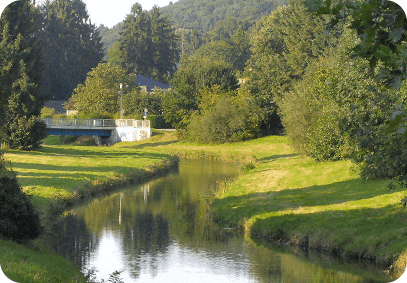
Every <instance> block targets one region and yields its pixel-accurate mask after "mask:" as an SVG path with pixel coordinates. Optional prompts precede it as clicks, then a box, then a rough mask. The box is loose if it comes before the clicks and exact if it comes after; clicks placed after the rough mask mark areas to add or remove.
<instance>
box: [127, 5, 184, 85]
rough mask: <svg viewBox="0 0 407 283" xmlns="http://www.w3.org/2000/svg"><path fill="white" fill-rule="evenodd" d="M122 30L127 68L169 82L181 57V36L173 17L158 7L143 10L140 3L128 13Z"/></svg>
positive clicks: (129, 70)
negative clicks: (173, 23)
mask: <svg viewBox="0 0 407 283" xmlns="http://www.w3.org/2000/svg"><path fill="white" fill-rule="evenodd" d="M122 28H123V32H122V33H121V34H120V51H121V52H122V57H123V64H124V66H123V67H124V68H125V69H126V70H127V71H128V72H133V73H136V74H140V75H143V76H147V77H150V78H153V79H155V80H157V81H161V82H168V81H169V79H170V78H172V76H173V74H174V73H175V71H176V63H177V62H178V61H179V52H178V47H177V36H176V34H175V29H174V28H173V27H172V24H171V23H170V21H169V19H168V18H167V17H166V16H162V15H161V13H160V10H159V9H158V7H156V6H155V7H154V8H153V10H152V11H151V12H147V11H143V9H142V7H141V5H140V4H138V3H136V4H134V5H133V7H132V8H131V13H130V14H129V15H128V16H127V17H126V19H125V20H124V22H123V25H122Z"/></svg>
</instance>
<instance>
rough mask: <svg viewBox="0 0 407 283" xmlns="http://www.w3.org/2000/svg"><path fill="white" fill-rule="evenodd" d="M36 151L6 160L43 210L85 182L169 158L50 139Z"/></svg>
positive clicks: (11, 153)
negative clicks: (61, 143) (49, 141)
mask: <svg viewBox="0 0 407 283" xmlns="http://www.w3.org/2000/svg"><path fill="white" fill-rule="evenodd" d="M51 141H52V142H51V143H50V144H48V143H46V144H45V145H43V147H42V148H40V149H39V150H37V151H32V152H22V151H8V152H7V154H6V155H5V158H6V159H7V160H9V161H11V167H12V169H13V171H14V172H16V173H17V177H18V181H19V183H20V185H21V186H22V188H23V190H24V191H25V192H26V193H27V194H29V195H32V196H33V202H34V204H35V205H36V206H37V207H38V208H39V209H44V208H46V207H47V205H48V204H49V203H50V202H51V201H52V199H54V198H58V197H61V196H62V197H67V196H69V195H70V194H71V193H73V192H74V191H75V190H77V189H79V188H81V187H82V186H84V185H85V184H87V183H90V184H91V183H92V182H95V181H104V180H109V179H112V178H120V176H124V175H126V174H128V173H131V172H132V171H134V170H137V169H142V168H145V167H147V166H149V165H153V164H156V163H158V162H160V161H163V160H165V159H167V158H168V157H169V155H168V154H165V153H154V152H146V151H145V150H143V149H135V148H120V147H115V146H113V147H98V146H87V147H83V146H70V145H63V146H62V145H57V144H56V142H55V141H54V139H53V138H51Z"/></svg>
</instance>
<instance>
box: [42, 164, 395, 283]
mask: <svg viewBox="0 0 407 283" xmlns="http://www.w3.org/2000/svg"><path fill="white" fill-rule="evenodd" d="M237 167H238V166H237V164H234V163H224V162H216V161H202V160H181V162H180V164H179V168H178V170H177V171H174V172H171V173H169V174H168V175H167V176H165V177H161V178H158V179H156V180H153V181H151V182H148V183H146V184H142V185H139V186H136V187H133V188H126V189H123V190H121V191H119V192H117V193H114V194H112V195H110V196H107V197H103V198H99V199H94V200H93V201H92V202H90V203H88V204H86V205H83V206H81V207H77V208H75V209H74V210H72V211H71V212H69V213H68V214H67V215H66V216H65V217H64V218H63V219H61V221H59V222H58V223H57V224H56V225H54V226H53V227H52V231H50V232H49V233H48V234H49V235H52V236H50V237H49V239H48V240H47V241H48V242H49V245H50V246H51V247H52V248H53V249H54V251H56V252H57V253H58V254H60V255H62V256H64V257H66V258H68V259H69V260H71V261H72V262H74V263H76V264H77V265H78V266H80V267H81V268H82V270H83V272H84V273H87V272H89V271H93V274H94V275H95V279H96V280H99V281H100V280H101V279H104V280H105V281H106V280H107V279H108V278H109V275H110V274H112V273H113V272H115V271H119V272H121V273H120V278H121V279H122V280H123V282H126V283H127V282H165V283H169V282H181V283H183V282H194V283H199V282H212V283H215V282H222V283H228V282H300V283H301V282H304V283H306V282H335V283H339V282H347V283H352V282H355V283H356V282H390V279H389V278H388V277H386V276H385V275H383V272H381V271H380V270H378V269H377V268H375V267H374V266H371V265H369V264H367V263H363V262H358V263H355V262H353V263H350V262H340V261H339V260H337V259H334V258H332V257H331V256H329V255H322V254H309V253H303V252H301V251H294V250H289V251H287V250H281V249H280V248H277V247H274V246H269V247H265V246H264V245H261V244H259V243H253V242H252V241H250V240H248V239H244V238H243V237H242V235H240V234H239V233H237V232H236V231H234V230H230V229H227V228H225V227H222V226H219V225H215V224H214V223H212V222H211V220H210V218H209V217H208V216H209V215H208V205H207V199H208V198H210V197H211V196H212V195H213V193H214V192H215V190H216V185H217V183H219V182H223V181H227V180H228V179H229V178H230V177H231V176H233V175H234V174H236V173H237Z"/></svg>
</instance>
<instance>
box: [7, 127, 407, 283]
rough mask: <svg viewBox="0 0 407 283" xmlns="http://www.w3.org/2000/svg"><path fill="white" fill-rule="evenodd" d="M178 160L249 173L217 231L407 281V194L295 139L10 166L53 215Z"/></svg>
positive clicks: (25, 158) (229, 195) (218, 215)
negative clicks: (365, 264)
mask: <svg viewBox="0 0 407 283" xmlns="http://www.w3.org/2000/svg"><path fill="white" fill-rule="evenodd" d="M49 143H51V142H49ZM174 154H176V155H178V156H181V157H186V158H207V159H208V158H209V159H220V160H240V161H244V162H245V163H246V166H244V167H243V168H244V169H245V170H244V173H242V174H241V175H240V176H239V177H238V179H237V180H235V181H234V182H232V183H228V185H227V186H226V187H224V188H222V189H221V190H220V191H219V192H218V194H217V195H216V196H215V199H214V200H213V203H212V208H213V216H214V218H215V219H216V220H217V221H219V222H221V223H224V224H226V225H228V226H231V227H239V228H242V229H244V231H245V232H246V234H247V235H250V236H253V237H256V238H260V239H266V240H267V241H279V242H281V243H290V244H293V245H300V246H307V247H310V248H313V249H319V250H326V251H330V252H334V253H337V254H339V255H342V256H355V257H364V258H372V259H374V260H375V261H377V262H380V263H384V264H389V263H393V262H396V261H397V259H401V260H399V261H398V262H397V266H398V267H399V272H402V271H404V268H405V262H403V259H405V258H406V257H405V255H406V254H407V237H406V235H407V225H405V224H406V223H407V222H406V220H407V214H406V213H400V206H399V205H398V203H399V202H400V199H401V198H402V197H403V196H404V195H405V194H407V191H393V192H388V191H387V189H386V186H387V184H388V181H361V180H359V179H358V175H357V173H356V172H354V171H352V164H351V163H350V162H349V161H339V162H315V161H313V160H311V159H308V158H306V157H304V156H300V155H297V154H296V152H295V151H294V150H293V149H292V148H291V147H290V145H289V142H288V140H287V138H286V137H276V136H274V137H266V138H261V139H257V140H252V141H247V142H242V143H234V144H226V145H211V146H204V145H200V144H190V143H188V144H187V143H180V142H178V140H177V138H176V136H175V135H174V133H157V135H156V136H154V137H152V138H151V139H149V140H146V141H142V142H134V143H119V144H116V145H114V146H112V147H109V148H106V147H92V146H90V147H80V146H66V145H64V146H62V145H51V144H49V145H45V146H44V147H43V148H42V149H41V150H39V151H36V152H19V151H12V152H9V153H8V154H7V155H6V158H7V159H8V160H10V161H11V162H12V167H13V170H14V171H16V172H17V173H18V178H19V181H20V184H21V185H22V186H23V188H24V190H26V191H27V192H29V193H31V194H34V196H33V202H34V203H35V205H36V206H37V207H38V208H39V209H41V210H43V211H45V210H46V209H47V208H49V206H50V205H51V204H52V203H54V202H55V200H54V199H65V200H68V202H69V199H71V198H73V197H74V196H76V197H78V193H75V191H76V192H79V194H80V195H82V194H84V195H86V192H89V191H92V190H95V188H96V189H100V190H104V189H106V188H109V187H110V186H119V185H120V184H121V183H122V182H123V179H126V180H127V181H125V182H130V181H129V180H130V179H132V178H135V175H134V174H135V172H136V175H137V176H144V175H145V173H146V172H147V171H149V172H150V171H151V168H153V170H152V171H154V170H155V169H154V168H161V167H162V166H163V164H164V163H165V162H166V160H168V159H169V158H170V156H171V155H174ZM154 164H161V165H160V166H161V167H160V166H158V167H154ZM254 165H255V166H254ZM145 168H150V170H145ZM137 178H139V177H137ZM137 178H136V179H137ZM79 197H80V196H79ZM0 244H1V245H2V246H6V248H7V247H10V249H11V250H13V251H15V252H14V254H16V255H20V256H16V259H15V260H14V261H15V262H19V261H21V262H23V264H26V265H28V266H29V265H30V264H31V261H33V262H36V259H35V257H27V258H24V256H23V255H24V254H25V247H24V246H21V250H20V248H19V247H20V245H15V244H14V243H8V242H4V241H3V242H2V243H0ZM30 250H31V251H32V252H33V253H34V254H35V253H36V252H35V250H32V249H30ZM37 254H40V255H42V252H37ZM50 258H51V257H50ZM3 262H6V263H7V258H5V257H3V256H2V253H0V263H1V264H2V268H3ZM6 265H7V264H6ZM9 265H12V264H11V263H10V264H9ZM44 266H45V264H44ZM44 268H45V267H44ZM50 268H51V267H50ZM54 269H55V268H54ZM5 271H6V274H7V270H5ZM9 272H11V273H13V271H12V269H9ZM52 272H53V271H52ZM27 273H28V271H27ZM44 274H45V273H44ZM71 274H73V275H72V276H73V277H72V280H71V281H70V279H68V280H67V281H68V282H77V281H74V280H77V279H76V277H75V276H76V275H74V274H75V273H74V272H71ZM79 274H80V273H79ZM57 276H58V275H57ZM61 276H62V275H61ZM81 280H83V276H82V279H81ZM28 282H37V281H35V280H32V281H28ZM41 282H47V281H41ZM78 282H81V281H78Z"/></svg>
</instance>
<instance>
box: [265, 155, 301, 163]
mask: <svg viewBox="0 0 407 283" xmlns="http://www.w3.org/2000/svg"><path fill="white" fill-rule="evenodd" d="M296 156H298V154H296V153H294V154H282V155H272V156H267V157H264V158H260V159H259V160H260V161H262V162H269V161H275V160H277V159H281V158H290V157H296Z"/></svg>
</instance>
